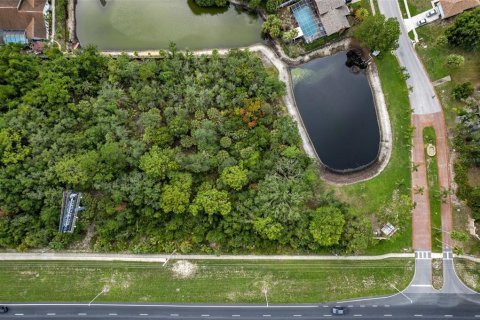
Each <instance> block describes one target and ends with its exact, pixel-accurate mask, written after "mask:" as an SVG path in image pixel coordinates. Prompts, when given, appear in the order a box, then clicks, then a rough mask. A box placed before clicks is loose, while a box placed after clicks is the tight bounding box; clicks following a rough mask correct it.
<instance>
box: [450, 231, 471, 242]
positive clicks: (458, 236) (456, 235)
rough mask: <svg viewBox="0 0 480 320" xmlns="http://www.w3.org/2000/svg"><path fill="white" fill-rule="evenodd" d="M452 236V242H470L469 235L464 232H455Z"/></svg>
mask: <svg viewBox="0 0 480 320" xmlns="http://www.w3.org/2000/svg"><path fill="white" fill-rule="evenodd" d="M450 236H451V237H452V240H456V241H460V242H465V241H467V240H468V234H467V233H466V232H462V231H457V230H453V231H452V232H451V233H450Z"/></svg>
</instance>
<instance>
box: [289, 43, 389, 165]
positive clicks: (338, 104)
mask: <svg viewBox="0 0 480 320" xmlns="http://www.w3.org/2000/svg"><path fill="white" fill-rule="evenodd" d="M346 60H347V57H346V53H345V52H341V53H338V54H336V55H334V56H330V57H325V58H320V59H315V60H312V61H310V62H308V63H305V64H303V65H301V66H299V67H296V68H293V69H292V70H291V73H292V81H293V85H294V90H293V91H294V95H295V101H296V103H297V106H298V109H299V111H300V114H301V116H302V119H303V122H304V124H305V127H306V129H307V132H308V135H309V136H310V140H311V141H312V143H313V145H314V147H315V150H316V151H317V154H318V156H319V158H320V160H321V161H322V163H323V164H324V165H325V166H327V167H328V168H330V169H332V170H334V171H338V172H348V171H355V170H359V169H362V168H364V167H366V166H368V165H369V164H371V163H373V162H374V161H375V160H376V159H377V156H378V152H379V148H380V130H379V126H378V121H377V114H376V111H375V105H374V100H373V95H372V91H371V89H370V86H369V84H368V79H367V76H366V75H365V73H364V71H361V72H360V73H353V72H351V70H350V69H349V68H348V67H346V66H345V62H346Z"/></svg>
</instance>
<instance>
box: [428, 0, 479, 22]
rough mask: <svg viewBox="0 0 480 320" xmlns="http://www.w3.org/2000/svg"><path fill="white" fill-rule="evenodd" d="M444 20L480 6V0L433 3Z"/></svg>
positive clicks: (451, 0)
mask: <svg viewBox="0 0 480 320" xmlns="http://www.w3.org/2000/svg"><path fill="white" fill-rule="evenodd" d="M433 5H434V7H435V6H436V7H438V9H439V11H440V16H441V17H442V18H443V19H446V18H450V17H453V16H456V15H457V14H460V13H462V12H463V11H465V10H468V9H473V8H475V7H478V6H480V0H439V1H434V2H433Z"/></svg>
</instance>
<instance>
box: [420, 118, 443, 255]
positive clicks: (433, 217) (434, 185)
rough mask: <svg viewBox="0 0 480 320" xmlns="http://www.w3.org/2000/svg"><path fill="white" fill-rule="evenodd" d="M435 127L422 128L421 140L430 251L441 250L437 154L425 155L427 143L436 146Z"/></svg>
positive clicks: (440, 212) (440, 205)
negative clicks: (428, 207)
mask: <svg viewBox="0 0 480 320" xmlns="http://www.w3.org/2000/svg"><path fill="white" fill-rule="evenodd" d="M435 141H436V135H435V129H433V128H432V127H427V128H424V129H423V142H424V144H425V152H424V154H425V163H426V165H427V181H428V196H429V201H430V225H431V227H432V251H433V252H442V243H441V242H440V241H441V240H442V231H441V230H442V211H441V210H442V209H441V207H442V202H441V193H440V186H439V184H438V165H437V156H436V155H435V156H433V157H429V156H428V155H427V145H428V144H429V143H431V144H432V145H434V146H436V144H435Z"/></svg>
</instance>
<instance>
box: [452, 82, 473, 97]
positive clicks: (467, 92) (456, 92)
mask: <svg viewBox="0 0 480 320" xmlns="http://www.w3.org/2000/svg"><path fill="white" fill-rule="evenodd" d="M473 91H474V88H473V85H472V83H470V82H464V83H461V84H458V85H456V86H455V87H454V88H453V90H452V97H453V98H454V99H455V100H462V99H466V98H468V97H470V96H471V95H472V94H473Z"/></svg>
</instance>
